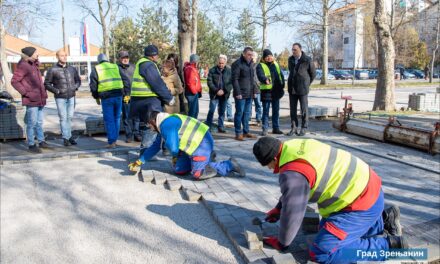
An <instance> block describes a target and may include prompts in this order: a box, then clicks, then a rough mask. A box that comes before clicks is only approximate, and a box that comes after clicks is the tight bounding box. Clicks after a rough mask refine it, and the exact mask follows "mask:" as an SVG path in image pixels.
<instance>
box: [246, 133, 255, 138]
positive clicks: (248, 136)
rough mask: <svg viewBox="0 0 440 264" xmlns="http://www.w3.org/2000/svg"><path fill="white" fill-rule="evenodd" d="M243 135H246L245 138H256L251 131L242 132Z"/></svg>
mask: <svg viewBox="0 0 440 264" xmlns="http://www.w3.org/2000/svg"><path fill="white" fill-rule="evenodd" d="M243 137H246V138H257V137H256V136H255V135H253V134H251V133H247V134H244V135H243Z"/></svg>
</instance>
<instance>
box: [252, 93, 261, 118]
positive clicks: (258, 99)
mask: <svg viewBox="0 0 440 264" xmlns="http://www.w3.org/2000/svg"><path fill="white" fill-rule="evenodd" d="M254 104H255V119H256V120H257V122H259V121H261V109H262V106H261V94H257V97H256V98H254Z"/></svg>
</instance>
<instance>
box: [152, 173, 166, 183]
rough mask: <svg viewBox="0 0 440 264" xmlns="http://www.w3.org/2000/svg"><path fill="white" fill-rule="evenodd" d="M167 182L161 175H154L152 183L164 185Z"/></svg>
mask: <svg viewBox="0 0 440 264" xmlns="http://www.w3.org/2000/svg"><path fill="white" fill-rule="evenodd" d="M166 181H167V178H166V177H165V175H164V174H162V173H154V179H153V182H154V184H156V185H160V184H164V183H165V182H166Z"/></svg>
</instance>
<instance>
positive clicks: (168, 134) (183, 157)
mask: <svg viewBox="0 0 440 264" xmlns="http://www.w3.org/2000/svg"><path fill="white" fill-rule="evenodd" d="M149 120H150V121H149V124H150V126H152V127H153V128H154V130H156V132H158V134H157V136H156V139H155V140H154V142H153V144H152V145H151V146H149V147H148V148H144V149H143V150H141V153H140V157H139V159H138V160H137V161H135V162H133V163H131V164H130V165H128V166H129V168H130V170H131V171H138V170H139V169H140V166H141V165H142V164H143V163H145V162H146V161H148V160H149V159H151V158H152V157H153V156H154V155H156V154H157V152H159V151H160V150H161V141H162V139H163V140H164V143H165V146H166V148H167V149H168V150H169V151H170V152H171V154H172V156H173V167H174V171H175V173H176V174H180V175H183V174H186V173H188V172H191V174H192V176H193V177H194V178H195V179H196V180H204V179H208V178H212V177H215V176H228V175H230V174H231V173H232V174H233V173H237V174H238V175H239V176H241V177H244V176H245V171H244V169H242V168H241V166H240V165H239V164H238V162H237V161H236V160H235V159H233V158H230V159H229V160H225V161H220V162H215V161H213V159H214V158H215V157H214V156H215V155H213V149H214V139H213V138H212V136H211V133H210V132H209V127H208V126H207V125H205V124H204V123H202V122H200V121H198V120H197V119H195V118H192V117H189V116H185V115H180V114H171V115H170V114H167V113H159V112H153V113H152V114H151V117H150V119H149Z"/></svg>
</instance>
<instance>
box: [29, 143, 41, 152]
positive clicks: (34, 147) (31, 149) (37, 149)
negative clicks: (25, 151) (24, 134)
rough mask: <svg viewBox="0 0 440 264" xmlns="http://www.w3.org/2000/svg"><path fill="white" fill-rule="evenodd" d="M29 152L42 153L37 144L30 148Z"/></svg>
mask: <svg viewBox="0 0 440 264" xmlns="http://www.w3.org/2000/svg"><path fill="white" fill-rule="evenodd" d="M29 152H32V153H41V152H42V151H41V149H40V148H39V147H38V146H37V144H35V145H32V146H29Z"/></svg>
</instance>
